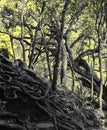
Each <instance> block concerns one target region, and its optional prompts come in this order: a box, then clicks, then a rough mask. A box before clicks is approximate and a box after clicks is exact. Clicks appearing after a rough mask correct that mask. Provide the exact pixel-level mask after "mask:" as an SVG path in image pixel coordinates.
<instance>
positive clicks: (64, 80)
mask: <svg viewBox="0 0 107 130" xmlns="http://www.w3.org/2000/svg"><path fill="white" fill-rule="evenodd" d="M61 84H62V86H65V87H66V84H67V55H66V48H65V45H64V44H62V64H61Z"/></svg>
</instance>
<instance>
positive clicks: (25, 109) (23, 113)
mask: <svg viewBox="0 0 107 130" xmlns="http://www.w3.org/2000/svg"><path fill="white" fill-rule="evenodd" d="M18 62H19V61H18ZM99 127H100V122H99V121H98V119H97V117H96V116H95V114H94V112H93V110H92V109H86V107H84V105H83V103H82V100H81V99H80V97H78V96H77V95H75V94H73V93H70V92H64V93H60V91H59V90H57V91H56V92H52V91H51V83H50V82H49V81H48V80H46V79H43V78H41V76H40V75H38V74H37V73H36V72H33V71H32V70H29V69H28V68H27V67H26V66H25V65H23V62H22V63H20V66H19V63H18V64H16V63H12V62H11V61H9V60H8V59H6V58H4V57H3V56H2V55H0V130H88V129H89V130H90V129H92V128H96V129H97V128H99Z"/></svg>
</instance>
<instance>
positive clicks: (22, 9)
mask: <svg viewBox="0 0 107 130" xmlns="http://www.w3.org/2000/svg"><path fill="white" fill-rule="evenodd" d="M24 7H25V2H24V0H22V8H21V46H22V50H23V61H24V62H26V55H25V47H24V42H23V39H24V21H23V20H24Z"/></svg>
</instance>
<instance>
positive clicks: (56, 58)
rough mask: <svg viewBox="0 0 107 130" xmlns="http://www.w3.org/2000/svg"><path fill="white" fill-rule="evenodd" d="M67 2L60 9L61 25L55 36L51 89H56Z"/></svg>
mask: <svg viewBox="0 0 107 130" xmlns="http://www.w3.org/2000/svg"><path fill="white" fill-rule="evenodd" d="M68 3H69V0H66V2H65V5H64V7H63V11H62V16H61V22H60V23H61V25H60V30H59V33H58V37H57V42H58V48H57V53H56V57H55V60H56V61H55V65H54V72H53V82H52V90H53V91H55V90H56V84H57V79H58V72H59V65H60V59H61V43H62V39H63V31H64V21H65V14H66V9H67V6H68Z"/></svg>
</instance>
